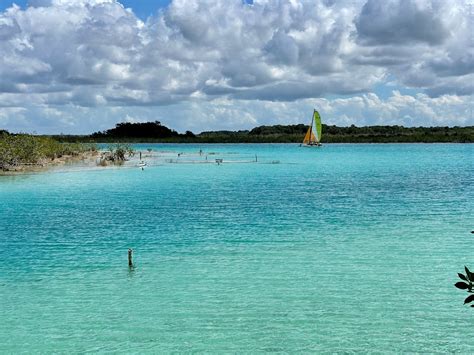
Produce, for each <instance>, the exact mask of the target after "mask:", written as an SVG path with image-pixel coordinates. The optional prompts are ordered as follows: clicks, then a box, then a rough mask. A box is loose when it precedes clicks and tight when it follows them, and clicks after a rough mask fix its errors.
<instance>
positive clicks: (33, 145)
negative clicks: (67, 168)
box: [0, 131, 96, 171]
mask: <svg viewBox="0 0 474 355" xmlns="http://www.w3.org/2000/svg"><path fill="white" fill-rule="evenodd" d="M94 150H96V147H95V144H83V143H61V142H58V141H57V140H55V139H53V138H50V137H45V136H32V135H29V134H9V133H8V132H6V131H1V132H0V171H2V170H3V171H8V170H16V169H18V168H21V167H24V166H34V165H43V164H46V163H47V162H48V161H52V160H54V159H56V158H61V157H63V156H78V155H79V154H81V153H85V152H88V151H94Z"/></svg>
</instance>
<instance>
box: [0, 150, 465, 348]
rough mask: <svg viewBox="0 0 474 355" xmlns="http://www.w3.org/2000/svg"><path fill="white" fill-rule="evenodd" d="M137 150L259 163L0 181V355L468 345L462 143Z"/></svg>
mask: <svg viewBox="0 0 474 355" xmlns="http://www.w3.org/2000/svg"><path fill="white" fill-rule="evenodd" d="M140 148H142V149H144V148H152V149H154V151H155V152H158V153H157V154H161V153H159V152H161V151H163V150H167V151H171V153H167V154H171V155H175V154H176V153H177V152H184V153H185V154H184V156H187V154H188V153H194V152H197V151H198V150H199V149H203V150H204V152H209V151H213V152H217V153H221V155H220V156H222V157H224V161H225V162H226V160H232V159H234V160H239V161H243V160H252V159H254V155H255V154H257V156H258V162H257V163H234V164H226V163H225V162H224V164H222V165H220V166H218V165H216V164H184V163H183V164H167V163H163V162H162V163H160V164H156V165H153V164H150V165H152V166H150V167H148V168H147V169H145V170H144V171H141V170H140V169H137V168H118V169H114V168H105V169H100V170H96V169H83V170H74V171H68V170H67V169H66V170H62V171H61V170H60V171H51V172H47V173H39V174H31V175H24V176H13V177H12V176H8V177H0V260H1V263H0V298H1V303H0V304H1V306H0V352H2V353H4V352H7V353H8V352H15V353H16V352H31V351H34V352H87V351H94V352H96V351H97V352H101V351H104V352H105V351H118V352H138V353H143V352H170V351H177V352H189V351H208V352H235V351H240V352H266V351H271V352H273V351H283V352H295V351H304V352H311V351H331V352H368V351H370V352H389V351H395V352H413V351H418V352H422V351H423V352H471V353H472V352H474V340H472V337H471V336H470V335H469V334H470V332H471V330H472V327H473V325H474V309H471V308H468V307H467V306H463V304H462V303H463V300H464V298H465V297H466V293H465V292H463V291H461V290H458V289H456V288H455V287H453V284H454V283H455V282H457V272H461V271H462V270H463V266H464V265H468V266H471V267H472V268H473V269H474V259H473V257H472V252H471V250H472V247H473V245H474V236H473V235H472V234H470V231H471V230H472V229H474V219H473V212H474V188H473V186H474V145H463V144H430V145H423V144H413V145H409V144H406V145H396V144H393V145H390V144H387V145H335V144H333V145H330V144H328V145H325V146H324V147H323V148H322V149H310V148H299V147H298V146H297V145H199V146H197V145H196V146H193V145H148V146H140ZM234 153H238V154H234ZM189 156H191V155H189ZM193 157H194V158H195V157H196V156H193ZM210 157H211V156H210ZM199 159H200V158H199ZM276 160H278V161H279V164H268V163H270V162H272V161H273V162H274V163H276ZM129 247H131V248H133V249H134V250H135V254H134V256H135V263H136V268H135V270H133V271H130V270H129V269H128V266H127V249H128V248H129Z"/></svg>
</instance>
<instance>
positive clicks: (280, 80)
mask: <svg viewBox="0 0 474 355" xmlns="http://www.w3.org/2000/svg"><path fill="white" fill-rule="evenodd" d="M0 54H1V55H0V129H7V130H8V131H11V132H29V133H33V132H35V133H38V134H54V133H65V134H66V133H67V134H88V133H92V132H96V131H102V130H105V129H108V128H111V127H113V126H114V125H115V124H116V123H118V122H145V121H155V120H158V121H161V122H162V123H163V124H165V125H166V126H168V127H170V128H173V129H176V130H177V131H179V132H184V131H186V130H191V131H193V132H195V133H198V132H202V131H208V130H238V129H250V128H253V127H255V126H259V125H271V124H296V123H307V122H309V121H310V119H311V116H312V111H313V108H315V109H317V110H318V111H319V112H320V113H321V116H322V120H323V123H326V124H335V125H339V126H348V125H352V124H355V125H357V126H365V125H404V126H456V125H457V126H468V125H474V118H473V101H474V100H473V99H474V0H384V1H381V0H342V1H336V0H310V1H305V0H300V1H297V0H278V1H277V0H273V1H272V0H253V1H250V0H246V1H243V0H212V1H211V0H172V1H168V0H156V1H152V0H149V1H148V0H135V1H134V0H17V1H15V2H12V1H7V0H0Z"/></svg>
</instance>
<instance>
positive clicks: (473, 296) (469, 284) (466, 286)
mask: <svg viewBox="0 0 474 355" xmlns="http://www.w3.org/2000/svg"><path fill="white" fill-rule="evenodd" d="M464 271H466V275H464V274H461V273H458V276H459V278H460V279H461V280H463V281H464V282H456V284H455V285H454V286H456V287H457V288H459V289H461V290H466V291H467V292H468V293H470V295H469V296H467V297H466V299H465V300H464V304H468V303H471V302H472V301H474V291H473V282H474V273H472V272H471V271H470V270H469V269H468V268H467V266H464ZM471 307H474V305H471Z"/></svg>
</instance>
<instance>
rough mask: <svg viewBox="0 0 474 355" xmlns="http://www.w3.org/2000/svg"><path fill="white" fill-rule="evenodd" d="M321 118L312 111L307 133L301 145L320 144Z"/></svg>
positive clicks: (316, 112) (317, 113)
mask: <svg viewBox="0 0 474 355" xmlns="http://www.w3.org/2000/svg"><path fill="white" fill-rule="evenodd" d="M321 133H322V125H321V116H320V115H319V112H318V111H316V110H314V112H313V117H312V118H311V124H310V125H309V127H308V131H307V132H306V135H305V136H304V139H303V144H312V143H319V142H321Z"/></svg>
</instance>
